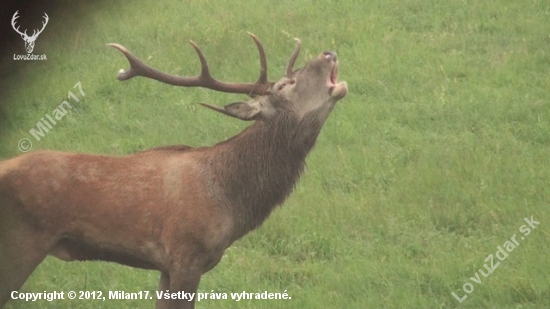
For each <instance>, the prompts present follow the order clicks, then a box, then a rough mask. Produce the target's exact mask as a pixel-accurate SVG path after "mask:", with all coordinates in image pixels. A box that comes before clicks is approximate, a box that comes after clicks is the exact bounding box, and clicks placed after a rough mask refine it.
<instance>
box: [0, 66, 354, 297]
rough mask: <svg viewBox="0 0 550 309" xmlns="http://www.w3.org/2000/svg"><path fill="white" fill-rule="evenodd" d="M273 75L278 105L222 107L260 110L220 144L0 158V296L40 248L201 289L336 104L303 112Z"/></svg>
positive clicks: (265, 211) (285, 185) (288, 183)
mask: <svg viewBox="0 0 550 309" xmlns="http://www.w3.org/2000/svg"><path fill="white" fill-rule="evenodd" d="M334 58H335V56H334ZM319 59H321V56H320V57H319ZM334 60H335V59H334ZM318 61H322V60H318ZM323 61H324V60H323ZM294 82H296V81H294ZM294 82H292V83H291V85H294ZM280 85H281V81H279V82H278V83H276V84H274V85H271V86H270V87H271V88H272V89H277V90H279V91H274V93H270V94H269V96H268V98H269V102H268V103H269V106H270V107H274V108H273V109H271V108H268V110H267V111H266V110H265V109H260V110H254V111H256V114H254V117H252V118H251V117H250V115H251V113H254V111H253V110H250V108H249V107H250V106H256V105H259V106H264V107H265V104H267V103H266V102H264V101H262V100H264V99H262V98H259V99H253V101H252V102H251V103H248V104H247V105H240V104H246V103H236V104H238V105H237V107H236V108H231V107H230V108H227V107H226V110H223V111H222V110H220V111H222V112H223V113H225V114H230V115H232V116H235V117H238V118H241V119H256V121H255V122H254V124H253V125H251V126H250V127H248V128H247V129H245V130H244V131H243V132H241V133H240V134H238V135H237V136H235V137H233V138H231V139H229V140H227V141H225V142H221V143H219V144H217V145H215V146H211V147H201V148H192V147H188V146H169V147H160V148H154V149H151V150H147V151H143V152H140V153H137V154H134V155H130V156H126V157H108V156H99V155H88V154H74V153H64V152H53V151H44V152H36V153H31V154H26V155H22V156H19V157H16V158H13V159H10V160H7V161H4V162H1V163H0V307H2V305H3V304H4V303H5V302H6V301H7V299H8V298H9V296H10V293H11V291H14V290H17V289H19V288H20V286H21V285H22V284H23V283H24V281H25V280H26V278H27V277H28V276H29V275H30V274H31V273H32V271H33V270H34V268H35V267H36V266H37V265H38V264H39V263H40V262H41V261H42V260H43V259H44V258H45V257H46V256H47V255H53V256H56V257H58V258H60V259H62V260H66V261H71V260H101V261H111V262H117V263H120V264H124V265H128V266H132V267H139V268H145V269H154V270H159V271H160V272H161V279H160V285H159V290H162V291H165V290H170V291H172V292H178V291H185V292H186V293H189V292H191V293H193V292H196V289H197V287H198V284H199V280H200V276H201V275H202V274H203V273H205V272H207V271H208V270H210V269H211V268H213V267H214V266H215V265H216V264H217V263H218V262H219V261H220V259H221V257H222V255H223V253H224V251H225V249H227V248H228V247H229V246H230V245H231V244H232V243H233V242H234V241H235V240H237V239H239V238H240V237H242V236H243V235H245V234H246V233H247V232H249V231H250V230H252V229H254V228H256V227H258V226H259V225H260V224H261V223H262V222H263V221H264V220H265V219H266V218H267V217H268V216H269V214H270V213H271V211H272V210H273V208H274V207H275V206H277V205H280V204H281V203H282V202H283V201H284V200H285V198H286V197H287V196H288V195H289V194H290V193H291V191H292V189H293V188H294V186H295V184H296V182H297V180H298V178H299V176H300V174H301V173H302V171H303V169H304V166H305V158H306V156H307V154H308V152H309V151H310V150H311V148H312V147H313V146H314V144H315V140H316V138H317V135H318V134H319V132H320V130H321V127H322V124H323V122H324V120H325V119H326V116H328V113H329V112H330V110H332V106H333V104H332V105H330V106H327V108H324V109H323V110H322V111H320V112H319V110H308V111H304V114H302V115H300V110H297V109H296V108H294V107H293V105H290V104H288V103H289V102H288V97H287V96H286V95H285V93H284V92H283V91H282V90H283V88H284V85H283V87H280ZM342 87H344V88H337V91H336V92H337V93H336V96H333V95H332V94H331V97H335V98H336V100H334V103H335V102H336V101H337V100H338V99H339V98H341V97H343V95H345V90H346V88H345V84H343V85H342ZM331 91H332V90H331ZM332 92H334V91H332ZM258 100H260V101H258ZM230 106H231V105H230ZM233 106H234V107H235V105H233ZM214 109H216V108H214ZM262 113H264V114H265V115H264V116H261V117H260V115H261V114H262ZM255 115H257V116H258V117H257V118H256V116H255ZM188 307H189V308H191V307H193V302H189V301H187V300H184V301H181V300H180V301H174V300H166V299H161V300H158V301H157V308H188Z"/></svg>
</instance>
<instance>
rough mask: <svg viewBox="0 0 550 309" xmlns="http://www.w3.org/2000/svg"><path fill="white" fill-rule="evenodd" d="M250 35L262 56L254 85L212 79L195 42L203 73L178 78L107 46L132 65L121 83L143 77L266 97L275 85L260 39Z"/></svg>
mask: <svg viewBox="0 0 550 309" xmlns="http://www.w3.org/2000/svg"><path fill="white" fill-rule="evenodd" d="M248 34H249V35H250V37H251V38H252V39H253V40H254V43H256V46H257V48H258V52H259V54H260V67H261V68H260V77H259V78H258V81H257V82H256V83H254V84H246V83H227V82H221V81H219V80H217V79H215V78H214V77H212V75H211V74H210V69H209V68H208V63H207V62H206V58H205V57H204V55H203V53H202V51H201V50H200V48H199V46H198V45H197V44H196V43H195V42H193V41H190V43H191V45H192V46H193V48H194V49H195V51H196V52H197V55H198V57H199V60H200V62H201V73H200V75H198V76H192V77H183V76H176V75H172V74H168V73H164V72H161V71H159V70H157V69H154V68H152V67H150V66H148V65H146V64H145V63H143V62H142V61H141V60H139V59H138V58H137V57H136V56H134V55H133V54H132V53H131V52H130V51H129V50H128V49H126V48H125V47H124V46H122V45H119V44H114V43H111V44H107V45H108V46H111V47H114V48H116V49H118V50H119V51H120V52H121V53H123V54H124V56H126V58H127V59H128V62H129V63H130V69H128V70H127V71H124V70H121V71H120V72H119V73H118V76H117V78H118V80H121V81H124V80H128V79H130V78H133V77H135V76H143V77H147V78H151V79H154V80H157V81H159V82H162V83H166V84H170V85H174V86H181V87H204V88H208V89H212V90H216V91H221V92H228V93H245V94H248V95H251V96H252V95H265V94H266V93H267V92H268V90H269V88H270V87H271V86H272V85H273V83H272V82H269V81H268V79H267V61H266V56H265V51H264V48H263V46H262V43H261V42H260V40H258V38H257V37H256V36H255V35H254V34H252V33H248Z"/></svg>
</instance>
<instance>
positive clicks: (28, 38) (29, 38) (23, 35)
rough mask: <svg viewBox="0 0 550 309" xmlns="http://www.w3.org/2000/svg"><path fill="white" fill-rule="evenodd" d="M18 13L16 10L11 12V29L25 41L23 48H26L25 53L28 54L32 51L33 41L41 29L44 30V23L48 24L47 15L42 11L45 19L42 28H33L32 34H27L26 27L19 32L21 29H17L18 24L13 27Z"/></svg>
mask: <svg viewBox="0 0 550 309" xmlns="http://www.w3.org/2000/svg"><path fill="white" fill-rule="evenodd" d="M18 13H19V11H16V12H15V14H13V17H12V19H11V26H12V27H13V30H15V32H17V33H19V34H20V35H21V38H22V39H23V40H24V41H25V49H26V50H27V53H29V54H30V53H32V51H33V49H34V42H35V41H36V39H37V38H38V35H40V33H42V31H44V28H46V25H47V24H48V20H49V17H48V14H46V13H44V19H45V21H43V22H42V29H40V30H38V31H37V30H33V32H32V35H31V36H28V35H27V30H26V29H25V31H24V32H21V31H19V26H17V28H16V27H15V20H16V19H18V18H19V15H17V14H18Z"/></svg>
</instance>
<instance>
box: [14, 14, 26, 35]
mask: <svg viewBox="0 0 550 309" xmlns="http://www.w3.org/2000/svg"><path fill="white" fill-rule="evenodd" d="M18 14H19V10H17V11H15V14H13V17H12V18H11V26H12V27H13V30H15V32H17V33H19V34H20V35H25V36H26V35H27V30H26V29H25V33H22V32H21V31H19V27H20V26H17V28H15V20H16V19H18V18H19V17H20V16H19V15H18Z"/></svg>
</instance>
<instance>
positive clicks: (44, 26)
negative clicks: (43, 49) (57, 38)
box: [31, 12, 50, 39]
mask: <svg viewBox="0 0 550 309" xmlns="http://www.w3.org/2000/svg"><path fill="white" fill-rule="evenodd" d="M42 17H44V19H46V21H45V22H42V29H40V30H39V31H38V32H37V33H36V34H34V33H35V32H36V30H33V31H32V36H31V38H34V39H36V38H37V37H38V35H40V33H42V31H44V28H46V25H47V24H48V20H50V18H49V17H48V14H46V12H44V16H42Z"/></svg>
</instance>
